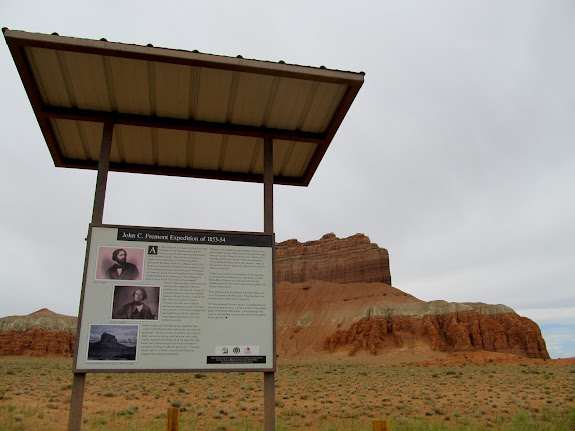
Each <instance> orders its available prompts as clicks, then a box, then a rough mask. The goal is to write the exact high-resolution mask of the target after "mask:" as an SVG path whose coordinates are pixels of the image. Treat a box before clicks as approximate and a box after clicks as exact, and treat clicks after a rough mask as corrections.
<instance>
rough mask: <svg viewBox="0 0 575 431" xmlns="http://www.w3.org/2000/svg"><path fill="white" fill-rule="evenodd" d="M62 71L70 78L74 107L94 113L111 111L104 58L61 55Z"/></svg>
mask: <svg viewBox="0 0 575 431" xmlns="http://www.w3.org/2000/svg"><path fill="white" fill-rule="evenodd" d="M61 56H62V59H63V60H64V61H62V62H61V69H62V72H63V74H64V76H69V79H70V85H69V88H68V91H69V92H70V100H71V104H72V106H76V107H78V108H81V109H91V110H94V111H110V110H111V108H112V107H111V104H110V97H109V94H108V87H107V83H106V74H105V70H104V62H103V61H102V57H100V56H97V55H91V54H82V53H77V52H66V53H62V54H61Z"/></svg>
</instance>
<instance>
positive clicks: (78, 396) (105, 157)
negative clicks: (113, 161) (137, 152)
mask: <svg viewBox="0 0 575 431" xmlns="http://www.w3.org/2000/svg"><path fill="white" fill-rule="evenodd" d="M113 131H114V123H113V122H110V121H108V122H106V123H104V127H103V130H102V144H101V146H100V159H99V160H98V177H97V179H96V191H95V193H94V206H93V208H92V226H99V225H101V224H102V220H103V217H104V201H105V199H106V184H107V182H108V168H109V166H110V150H111V149H112V134H113ZM80 313H82V310H80ZM80 321H81V315H80V318H79V319H78V322H80ZM79 337H80V326H79V325H78V331H77V332H76V340H78V339H79ZM77 343H78V341H76V346H77ZM76 349H77V347H76ZM74 354H76V352H74ZM85 386H86V373H74V379H73V380H72V397H71V399H70V414H69V416H68V431H80V427H81V426H82V407H83V406H84V388H85Z"/></svg>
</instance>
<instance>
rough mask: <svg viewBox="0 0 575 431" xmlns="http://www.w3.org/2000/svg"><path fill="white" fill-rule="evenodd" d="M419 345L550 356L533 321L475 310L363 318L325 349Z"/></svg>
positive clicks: (328, 342)
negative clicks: (481, 312)
mask: <svg viewBox="0 0 575 431" xmlns="http://www.w3.org/2000/svg"><path fill="white" fill-rule="evenodd" d="M420 344H425V345H427V346H428V347H429V348H431V350H434V351H442V352H471V351H478V350H484V351H489V352H497V353H512V354H515V355H519V356H524V357H528V358H539V359H549V354H548V353H547V349H546V347H545V342H544V341H543V339H542V338H541V333H540V331H539V327H538V326H537V324H536V323H535V322H533V321H531V320H529V319H527V318H525V317H520V316H518V315H517V314H515V313H505V314H494V315H484V314H480V313H478V312H476V311H463V312H454V313H448V314H445V315H436V314H428V315H425V316H423V317H407V316H395V317H391V318H385V317H373V318H363V319H361V320H359V321H357V322H355V323H354V324H352V325H351V327H350V328H349V329H347V330H337V331H336V332H335V333H334V334H332V335H331V336H329V337H327V338H326V339H325V341H324V349H326V350H327V351H330V352H335V351H336V350H338V349H343V350H345V351H346V352H347V353H348V354H349V355H353V354H355V353H356V352H358V351H360V350H365V351H368V352H370V353H371V354H374V355H375V354H377V353H378V352H380V351H381V350H384V349H390V348H402V347H415V346H417V345H420Z"/></svg>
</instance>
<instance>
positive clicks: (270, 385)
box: [264, 137, 276, 431]
mask: <svg viewBox="0 0 575 431" xmlns="http://www.w3.org/2000/svg"><path fill="white" fill-rule="evenodd" d="M273 157H274V154H273V140H272V139H271V138H269V137H266V138H265V139H264V232H265V233H269V234H273V233H274V209H273V208H274V207H273V205H274V204H273V202H274V198H273V196H274V195H273V190H274V189H273V186H274V159H273ZM272 254H273V255H272V261H273V262H274V270H275V244H274V245H273V248H272ZM272 289H273V292H272V298H273V299H272V308H273V310H272V313H273V364H274V369H275V363H276V321H275V306H276V304H275V274H274V281H273V283H272ZM275 385H276V383H275V372H273V371H272V372H264V431H274V430H275V429H276V416H275V415H276V412H275V407H276V406H275V403H276V396H275Z"/></svg>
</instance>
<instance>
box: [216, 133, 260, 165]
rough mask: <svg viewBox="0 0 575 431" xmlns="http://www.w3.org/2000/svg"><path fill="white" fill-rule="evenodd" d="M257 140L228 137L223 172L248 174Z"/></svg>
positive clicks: (243, 137)
mask: <svg viewBox="0 0 575 431" xmlns="http://www.w3.org/2000/svg"><path fill="white" fill-rule="evenodd" d="M257 145H258V139H256V138H252V137H249V136H247V137H245V136H229V138H228V143H227V148H226V154H225V158H224V163H223V170H224V171H230V172H249V171H250V164H251V161H252V157H253V155H254V152H255V151H256V146H257Z"/></svg>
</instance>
